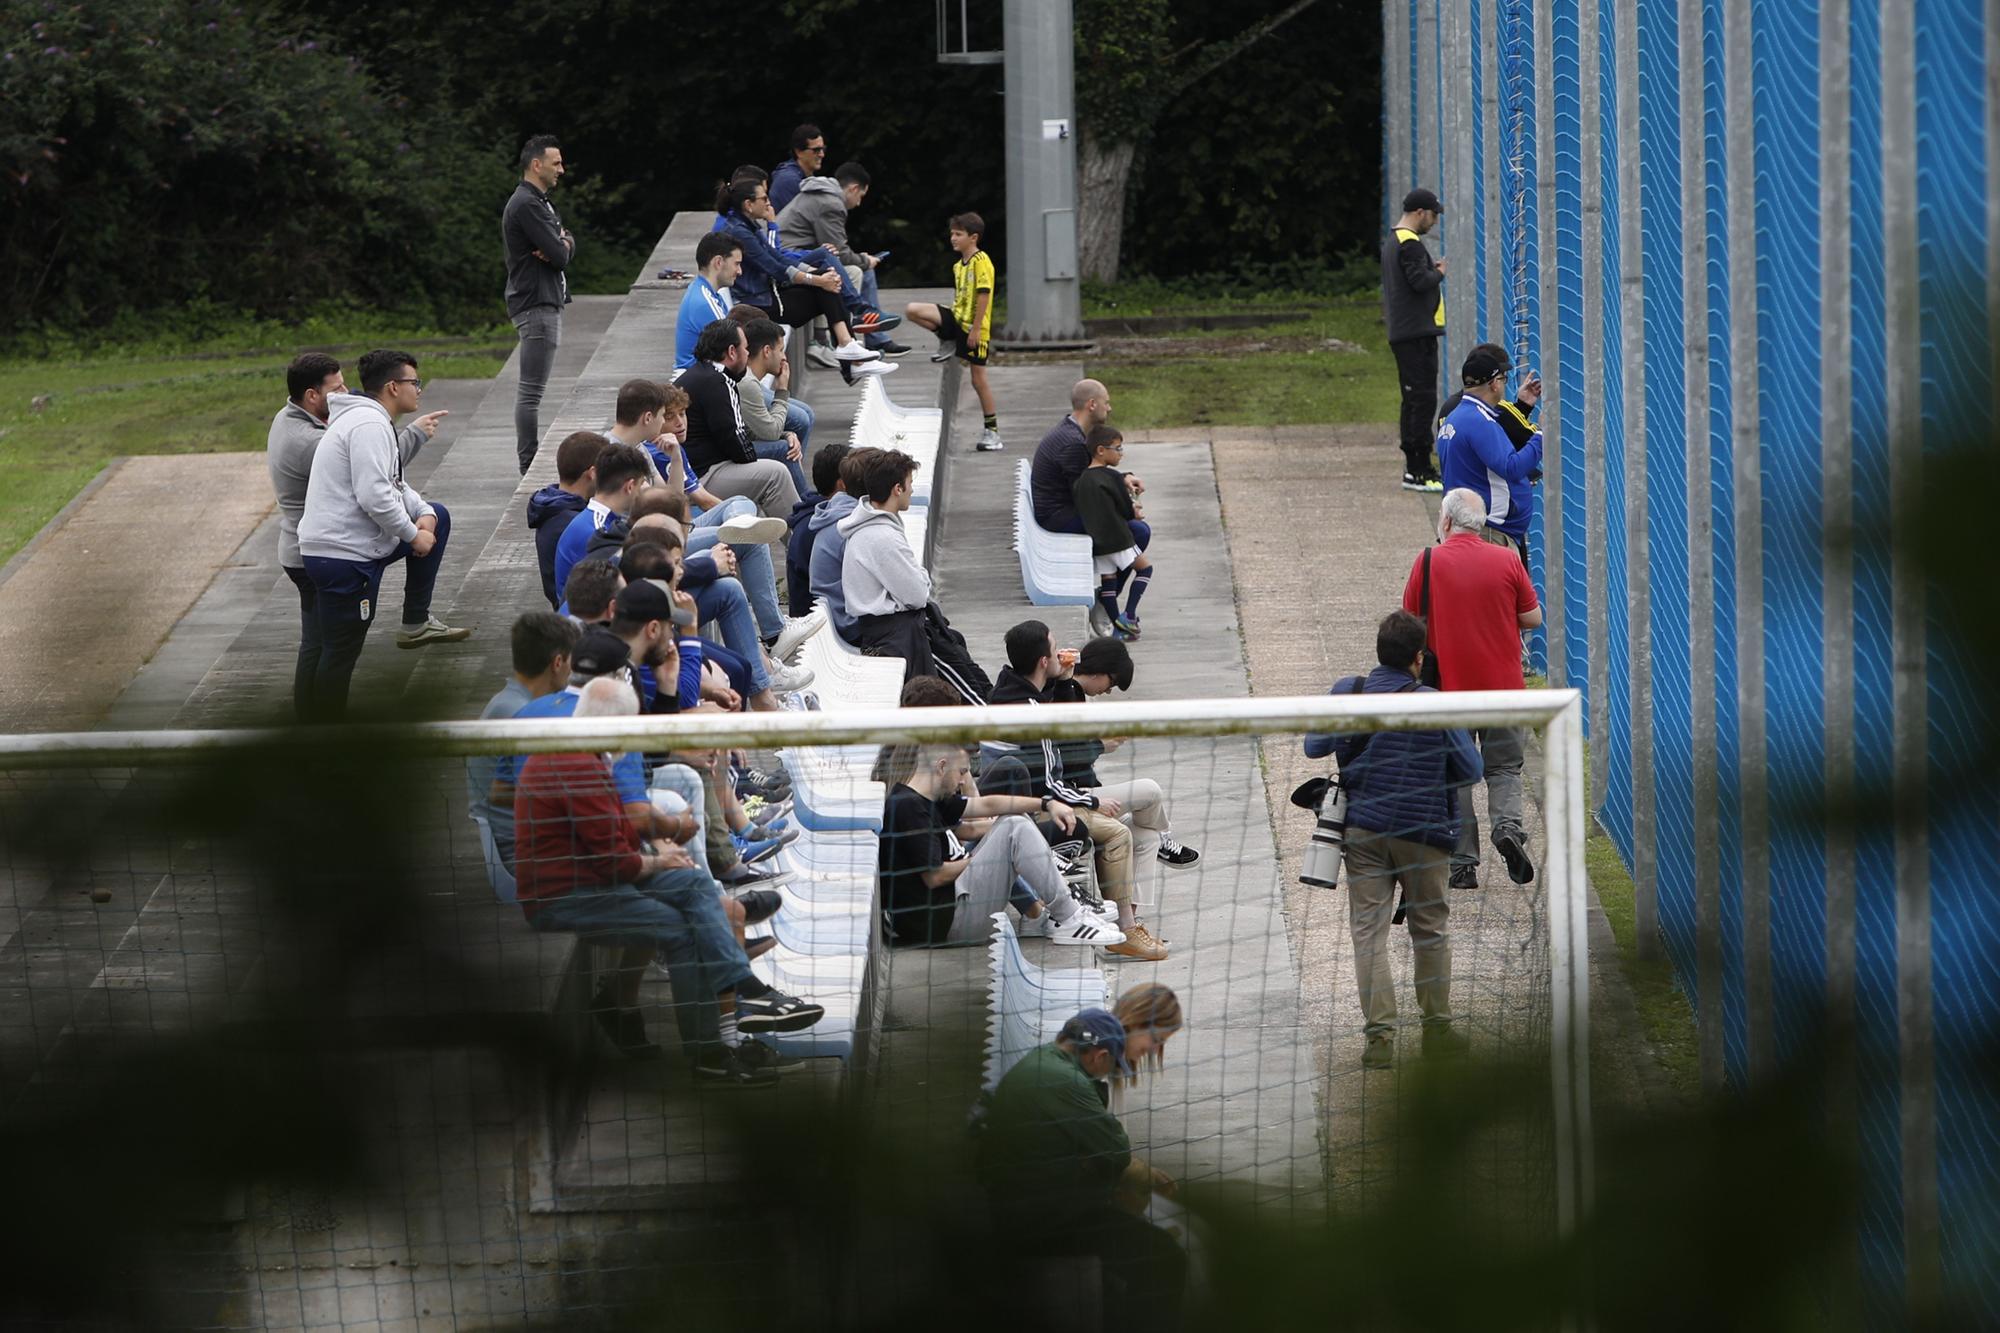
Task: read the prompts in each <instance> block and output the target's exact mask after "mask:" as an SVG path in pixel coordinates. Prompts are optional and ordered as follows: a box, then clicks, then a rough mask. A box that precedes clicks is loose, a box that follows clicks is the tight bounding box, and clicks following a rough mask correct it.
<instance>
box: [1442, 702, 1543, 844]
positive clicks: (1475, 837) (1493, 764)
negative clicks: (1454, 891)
mask: <svg viewBox="0 0 2000 1333" xmlns="http://www.w3.org/2000/svg"><path fill="white" fill-rule="evenodd" d="M1525 736H1526V733H1525V732H1523V731H1522V730H1521V728H1519V727H1491V728H1488V729H1487V730H1485V731H1475V732H1473V733H1472V739H1473V740H1474V741H1475V742H1476V743H1477V744H1478V746H1479V757H1480V758H1481V759H1482V760H1484V761H1485V763H1486V815H1487V818H1488V819H1490V820H1491V821H1492V823H1493V832H1494V835H1495V836H1496V837H1497V836H1498V835H1499V834H1501V833H1512V834H1514V835H1516V836H1517V837H1520V838H1521V839H1522V840H1523V841H1526V836H1527V835H1526V830H1525V828H1524V827H1523V825H1522V823H1521V758H1522V752H1523V744H1524V738H1525ZM1451 863H1452V864H1453V865H1455V866H1476V865H1478V864H1479V816H1478V815H1476V814H1474V813H1473V805H1472V788H1471V787H1469V786H1467V787H1460V788H1459V789H1458V846H1457V848H1455V849H1454V850H1453V852H1452V854H1451Z"/></svg>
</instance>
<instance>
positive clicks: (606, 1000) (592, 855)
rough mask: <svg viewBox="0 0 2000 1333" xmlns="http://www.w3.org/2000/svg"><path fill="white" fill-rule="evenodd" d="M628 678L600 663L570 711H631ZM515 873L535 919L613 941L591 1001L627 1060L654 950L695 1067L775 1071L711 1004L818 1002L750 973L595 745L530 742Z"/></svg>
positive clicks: (757, 1079)
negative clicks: (633, 809) (629, 804)
mask: <svg viewBox="0 0 2000 1333" xmlns="http://www.w3.org/2000/svg"><path fill="white" fill-rule="evenodd" d="M638 710H639V698H638V694H637V692H636V691H635V690H634V688H633V686H632V685H631V683H630V682H629V681H626V680H623V679H620V678H618V677H616V676H604V677H600V678H598V679H596V680H593V681H591V682H590V683H589V684H587V685H585V686H584V687H583V692H582V695H581V696H580V697H579V698H578V700H577V704H576V713H575V716H576V717H577V718H579V719H583V718H591V717H626V716H636V715H637V713H638ZM514 830H515V843H514V874H515V880H516V883H517V885H518V890H519V896H520V901H521V911H522V912H523V913H524V914H525V915H526V916H527V918H528V923H529V924H530V925H532V926H533V927H534V928H535V929H536V930H542V931H563V932H568V933H572V934H575V935H578V936H580V937H582V938H585V939H588V940H591V941H592V942H595V943H599V944H608V945H613V946H617V947H619V948H620V950H621V953H620V957H619V961H618V963H617V965H616V969H615V970H614V971H613V973H612V975H611V976H610V977H608V978H606V980H605V981H604V983H603V984H602V985H600V986H599V988H598V991H597V994H596V995H595V997H593V1001H592V1005H591V1008H592V1009H593V1011H594V1012H595V1013H596V1016H597V1020H598V1023H599V1025H600V1026H602V1027H603V1028H604V1030H605V1032H606V1034H607V1035H608V1036H609V1037H610V1038H611V1040H612V1042H613V1043H614V1044H615V1045H616V1046H618V1048H619V1049H620V1050H621V1051H623V1052H624V1053H625V1054H626V1055H628V1056H631V1057H633V1058H637V1059H645V1058H652V1057H656V1056H658V1055H659V1053H660V1052H659V1048H658V1047H657V1046H654V1045H653V1044H652V1043H651V1042H650V1041H648V1040H647V1038H646V1028H645V1023H644V1021H643V1020H642V1018H641V1017H640V1013H639V981H640V978H641V977H642V976H643V975H644V973H645V969H646V964H647V962H648V961H650V960H651V959H652V958H653V957H654V956H655V955H656V954H664V955H665V956H666V959H667V964H668V980H669V981H670V983H671V984H672V986H673V992H674V1017H675V1019H676V1021H677V1022H678V1023H679V1025H680V1029H681V1038H682V1041H683V1042H684V1044H685V1045H686V1046H687V1048H688V1050H689V1052H690V1054H692V1055H693V1057H694V1061H695V1075H696V1077H697V1078H700V1079H704V1080H708V1081H713V1082H720V1083H725V1084H730V1085H736V1086H754V1085H761V1084H765V1083H769V1082H771V1081H772V1080H773V1077H774V1074H773V1071H772V1070H771V1069H770V1068H767V1067H761V1066H759V1065H756V1064H754V1063H753V1062H750V1061H747V1060H745V1059H744V1058H743V1050H744V1048H745V1047H747V1046H750V1045H754V1043H748V1042H745V1043H742V1045H740V1046H732V1045H730V1044H729V1043H728V1041H727V1040H726V1037H727V1036H728V1035H729V1034H728V1033H727V1032H726V1031H725V1028H724V1022H725V1019H724V1014H725V1011H726V1012H727V1015H728V1019H727V1021H728V1022H729V1024H730V1025H731V1026H732V1027H733V1028H734V1029H735V1030H736V1032H737V1033H740V1034H751V1033H758V1032H797V1031H799V1030H800V1029H802V1028H808V1027H811V1026H812V1025H813V1024H814V1023H817V1022H818V1021H819V1020H820V1018H821V1017H822V1016H824V1014H825V1010H824V1009H822V1008H821V1007H820V1006H819V1005H816V1004H810V1003H808V1002H806V1001H804V1000H800V999H798V998H796V997H794V996H790V995H786V994H784V993H783V992H781V991H778V990H776V989H774V988H773V987H771V986H770V985H768V984H766V983H765V982H763V981H761V980H760V979H758V978H757V977H756V976H755V975H754V974H753V973H752V972H751V971H750V964H749V960H748V959H747V958H745V957H744V954H743V947H742V945H741V944H739V943H738V942H737V940H736V936H735V933H734V932H733V931H732V930H731V928H730V925H729V921H728V918H727V917H726V916H725V915H724V912H723V906H722V894H721V891H720V890H719V889H717V888H716V885H715V881H714V880H713V879H711V878H710V877H709V876H708V874H707V873H706V872H704V871H703V870H702V869H701V868H700V867H699V866H697V865H696V864H695V862H694V858H693V857H692V856H691V855H690V854H689V853H688V851H687V849H686V848H684V847H681V846H679V845H677V844H674V843H662V844H660V845H658V846H657V847H654V846H651V845H648V844H647V843H644V842H642V841H641V840H640V837H639V830H638V827H637V825H635V824H634V823H633V821H632V817H631V816H630V815H628V814H627V813H626V812H625V808H624V805H623V804H622V803H621V800H620V798H619V794H618V786H617V783H616V782H615V781H614V780H613V778H612V775H611V764H610V760H609V758H608V756H606V755H603V754H537V755H532V756H530V757H529V758H528V760H527V762H526V763H524V764H522V765H521V772H520V778H519V781H518V783H517V784H516V786H515V791H514Z"/></svg>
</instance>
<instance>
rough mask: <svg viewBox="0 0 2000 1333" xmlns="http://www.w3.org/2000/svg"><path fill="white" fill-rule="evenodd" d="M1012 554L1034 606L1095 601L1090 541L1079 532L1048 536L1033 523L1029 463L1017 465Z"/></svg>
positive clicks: (1023, 461) (1095, 591)
mask: <svg viewBox="0 0 2000 1333" xmlns="http://www.w3.org/2000/svg"><path fill="white" fill-rule="evenodd" d="M1014 550H1015V552H1016V553H1017V554H1018V555H1019V556H1020V557H1021V586H1022V588H1024V589H1025V590H1026V591H1027V594H1028V600H1029V601H1030V602H1033V603H1034V604H1035V605H1036V606H1090V605H1092V604H1094V603H1095V602H1096V600H1097V573H1096V569H1095V565H1094V562H1093V561H1092V559H1091V554H1090V538H1089V537H1087V536H1085V535H1084V534H1082V533H1080V532H1050V531H1049V530H1048V529H1047V528H1045V527H1043V526H1042V525H1041V524H1039V523H1037V522H1036V521H1035V505H1034V498H1033V493H1032V492H1031V491H1030V489H1029V484H1028V462H1027V460H1026V459H1023V460H1022V461H1021V464H1020V468H1019V471H1018V473H1017V477H1016V483H1015V487H1014Z"/></svg>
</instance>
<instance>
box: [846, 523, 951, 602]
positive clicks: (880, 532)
mask: <svg viewBox="0 0 2000 1333" xmlns="http://www.w3.org/2000/svg"><path fill="white" fill-rule="evenodd" d="M834 531H836V532H838V533H839V534H840V535H841V536H842V537H844V538H846V539H847V549H846V550H845V551H843V552H841V555H840V586H841V590H842V591H843V592H845V593H846V594H847V614H848V615H850V616H854V617H855V618H857V619H859V618H860V617H862V616H886V615H893V614H894V613H896V612H898V611H920V610H922V609H923V607H924V605H925V603H927V602H929V601H930V599H931V576H930V575H929V574H926V573H925V572H924V567H923V566H922V565H920V564H918V563H917V557H916V555H915V554H914V553H913V552H912V551H911V550H910V539H909V538H908V537H907V536H905V535H904V534H903V518H902V515H900V514H891V513H888V512H886V511H884V510H881V509H877V508H876V507H875V506H874V504H873V502H871V501H868V500H863V501H862V502H861V503H860V504H857V505H855V506H854V512H853V513H851V514H849V515H848V516H847V517H846V518H843V519H841V520H840V521H839V522H838V523H836V524H835V525H834Z"/></svg>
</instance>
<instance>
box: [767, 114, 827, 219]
mask: <svg viewBox="0 0 2000 1333" xmlns="http://www.w3.org/2000/svg"><path fill="white" fill-rule="evenodd" d="M824 165H826V136H825V135H824V134H821V133H820V130H819V126H817V125H814V124H811V123H810V122H808V123H807V124H804V125H794V126H793V127H792V156H791V158H790V159H789V160H787V161H784V162H780V163H779V164H778V165H777V166H776V167H774V168H773V169H772V171H771V210H772V212H774V213H775V212H778V211H781V210H783V209H784V208H786V207H787V206H789V205H790V204H791V202H792V199H793V198H794V197H795V196H796V195H797V194H798V192H799V191H800V190H802V189H804V188H805V185H806V182H808V181H810V180H812V179H813V178H814V177H815V176H818V175H819V169H820V168H821V167H822V166H824Z"/></svg>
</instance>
